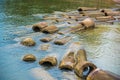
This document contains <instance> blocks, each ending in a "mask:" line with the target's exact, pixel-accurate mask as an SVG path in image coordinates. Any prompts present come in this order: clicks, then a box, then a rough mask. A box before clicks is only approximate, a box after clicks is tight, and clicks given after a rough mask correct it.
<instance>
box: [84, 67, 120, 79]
mask: <svg viewBox="0 0 120 80" xmlns="http://www.w3.org/2000/svg"><path fill="white" fill-rule="evenodd" d="M86 80H120V75H117V74H114V73H112V72H108V71H104V70H102V69H98V68H97V69H95V70H93V71H92V72H91V73H90V74H89V75H88V76H87V79H86Z"/></svg>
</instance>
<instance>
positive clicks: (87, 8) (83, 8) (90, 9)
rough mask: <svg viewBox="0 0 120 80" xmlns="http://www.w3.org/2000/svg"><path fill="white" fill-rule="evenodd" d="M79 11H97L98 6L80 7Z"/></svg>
mask: <svg viewBox="0 0 120 80" xmlns="http://www.w3.org/2000/svg"><path fill="white" fill-rule="evenodd" d="M77 10H78V12H79V13H81V12H83V11H95V10H97V8H91V7H78V9H77Z"/></svg>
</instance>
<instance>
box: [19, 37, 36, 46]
mask: <svg viewBox="0 0 120 80" xmlns="http://www.w3.org/2000/svg"><path fill="white" fill-rule="evenodd" d="M21 44H22V45H24V46H34V45H35V44H36V42H35V41H34V40H33V39H32V38H25V39H23V40H22V41H21Z"/></svg>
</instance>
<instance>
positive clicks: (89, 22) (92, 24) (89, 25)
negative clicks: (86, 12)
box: [80, 18, 95, 29]
mask: <svg viewBox="0 0 120 80" xmlns="http://www.w3.org/2000/svg"><path fill="white" fill-rule="evenodd" d="M80 24H82V25H83V26H84V27H85V28H86V29H88V28H94V27H95V22H94V21H93V20H92V19H91V18H86V19H84V20H83V21H81V22H80Z"/></svg>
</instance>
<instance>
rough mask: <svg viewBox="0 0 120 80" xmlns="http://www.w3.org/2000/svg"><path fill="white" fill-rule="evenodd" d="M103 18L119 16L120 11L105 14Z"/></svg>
mask: <svg viewBox="0 0 120 80" xmlns="http://www.w3.org/2000/svg"><path fill="white" fill-rule="evenodd" d="M104 14H105V16H120V11H112V12H105V13H104Z"/></svg>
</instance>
